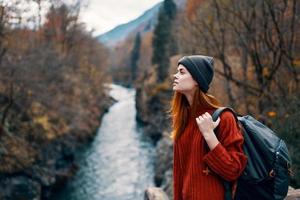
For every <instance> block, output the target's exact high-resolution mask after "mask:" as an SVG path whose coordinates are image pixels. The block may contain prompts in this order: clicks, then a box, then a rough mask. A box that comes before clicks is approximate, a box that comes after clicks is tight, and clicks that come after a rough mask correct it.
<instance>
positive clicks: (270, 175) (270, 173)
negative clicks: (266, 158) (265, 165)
mask: <svg viewBox="0 0 300 200" xmlns="http://www.w3.org/2000/svg"><path fill="white" fill-rule="evenodd" d="M275 175H276V173H275V171H274V170H273V169H272V170H271V171H270V172H269V177H271V178H273V177H274V176H275Z"/></svg>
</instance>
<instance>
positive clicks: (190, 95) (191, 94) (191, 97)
mask: <svg viewBox="0 0 300 200" xmlns="http://www.w3.org/2000/svg"><path fill="white" fill-rule="evenodd" d="M195 91H196V90H192V91H191V92H187V93H185V94H184V95H185V97H186V99H187V100H188V102H189V105H190V106H192V105H193V100H194V95H195Z"/></svg>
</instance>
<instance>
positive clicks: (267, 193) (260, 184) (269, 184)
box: [212, 107, 291, 200]
mask: <svg viewBox="0 0 300 200" xmlns="http://www.w3.org/2000/svg"><path fill="white" fill-rule="evenodd" d="M225 110H228V111H230V112H232V113H233V114H234V116H235V117H236V119H237V122H238V123H239V125H240V127H241V129H242V132H243V136H244V145H243V150H244V153H245V154H246V156H247V158H248V161H247V165H246V168H245V170H244V171H243V173H242V175H241V176H240V177H239V178H238V184H237V190H236V194H235V198H234V199H237V200H253V199H255V200H273V199H274V200H282V199H284V198H285V197H286V195H287V192H288V187H289V180H290V168H291V159H290V156H289V152H288V149H287V147H286V145H285V143H284V141H283V140H282V139H280V138H279V137H277V136H276V135H275V133H274V132H273V131H272V130H271V129H270V128H268V127H267V126H265V125H264V124H262V123H261V122H259V121H257V120H256V119H254V118H253V117H251V116H249V115H246V116H237V115H236V113H235V112H234V110H232V109H231V108H227V107H222V108H218V109H217V110H216V111H215V112H214V113H213V115H212V118H213V120H214V121H216V119H217V118H218V117H219V116H220V114H221V113H222V112H224V111H225ZM224 186H225V200H231V199H232V198H231V186H230V183H228V182H226V181H224Z"/></svg>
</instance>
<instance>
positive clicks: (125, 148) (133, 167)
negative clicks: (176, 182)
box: [54, 85, 154, 200]
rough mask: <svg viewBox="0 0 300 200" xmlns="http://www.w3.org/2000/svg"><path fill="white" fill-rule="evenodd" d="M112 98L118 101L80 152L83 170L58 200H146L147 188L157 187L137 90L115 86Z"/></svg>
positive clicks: (79, 160)
mask: <svg viewBox="0 0 300 200" xmlns="http://www.w3.org/2000/svg"><path fill="white" fill-rule="evenodd" d="M110 95H111V96H112V97H113V98H115V99H116V100H117V101H118V102H117V103H115V104H114V105H113V106H111V107H110V109H109V111H108V112H107V113H106V114H105V115H104V117H103V119H102V123H101V126H100V127H99V129H98V132H97V135H96V136H95V139H94V141H93V142H92V144H91V145H90V146H89V147H87V148H86V149H84V150H82V152H80V153H79V155H78V158H77V162H78V165H79V167H80V169H79V171H78V172H77V174H76V175H75V177H74V178H73V179H72V180H71V181H70V182H69V183H68V184H67V185H66V187H65V188H63V189H62V190H61V192H60V193H59V194H57V195H56V197H55V198H54V199H55V200H139V199H141V200H142V199H143V196H144V190H145V188H147V187H149V186H154V183H153V176H154V170H153V161H154V146H153V145H152V143H151V141H149V139H148V138H147V137H145V136H144V135H143V133H142V129H141V128H139V127H138V124H137V122H136V119H135V116H136V108H135V90H134V89H127V88H124V87H121V86H118V85H111V91H110Z"/></svg>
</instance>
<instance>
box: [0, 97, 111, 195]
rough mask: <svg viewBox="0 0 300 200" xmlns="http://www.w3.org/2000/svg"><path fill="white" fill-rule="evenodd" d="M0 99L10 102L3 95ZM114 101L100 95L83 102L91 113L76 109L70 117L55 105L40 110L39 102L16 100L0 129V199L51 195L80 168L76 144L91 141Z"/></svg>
mask: <svg viewBox="0 0 300 200" xmlns="http://www.w3.org/2000/svg"><path fill="white" fill-rule="evenodd" d="M0 99H1V101H0V103H2V104H5V103H6V99H7V98H6V97H5V96H3V95H2V96H1V98H0ZM97 99H99V98H97ZM113 103H114V100H113V99H112V98H110V97H109V96H108V95H107V94H105V95H102V96H101V101H98V102H94V103H92V104H90V105H89V104H87V106H85V107H84V108H82V109H84V110H82V111H84V112H85V113H84V116H88V118H81V119H79V118H78V115H80V112H82V111H81V110H77V112H76V111H74V117H72V116H71V117H72V118H73V119H74V120H71V121H69V122H68V120H64V118H63V116H58V115H56V113H55V111H51V112H50V114H51V115H50V114H49V112H47V114H48V115H41V114H40V113H41V112H42V110H43V109H45V107H43V106H42V105H41V104H39V106H38V107H37V109H36V112H35V113H33V112H31V113H29V112H28V110H29V109H28V110H27V109H24V107H22V105H18V104H13V105H12V107H11V109H10V112H9V115H8V116H7V120H6V121H7V122H6V124H5V126H4V127H3V128H2V131H1V135H0V145H1V146H0V199H14V200H19V199H26V200H30V199H32V200H33V199H35V200H40V199H48V198H49V197H50V196H51V193H52V192H54V191H55V190H56V189H57V188H59V187H61V185H63V184H64V183H65V182H66V180H68V179H69V178H70V177H72V176H73V175H74V174H75V172H76V171H77V170H78V166H76V164H75V163H74V157H75V151H76V149H77V148H79V147H80V146H82V145H85V144H87V143H89V142H90V141H92V139H93V137H94V135H95V133H96V129H97V128H98V126H99V124H100V123H101V120H102V117H103V115H104V113H105V112H107V110H108V108H109V107H110V106H111V105H112V104H113ZM30 110H31V111H32V110H33V109H30ZM38 114H39V115H38ZM71 117H70V118H71ZM72 118H71V119H72ZM75 121H76V122H75Z"/></svg>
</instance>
